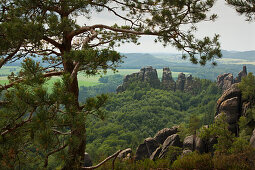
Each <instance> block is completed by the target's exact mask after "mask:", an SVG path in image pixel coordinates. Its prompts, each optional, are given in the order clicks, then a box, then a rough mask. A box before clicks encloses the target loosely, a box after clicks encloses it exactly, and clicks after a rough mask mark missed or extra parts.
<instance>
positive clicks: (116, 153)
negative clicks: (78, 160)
mask: <svg viewBox="0 0 255 170" xmlns="http://www.w3.org/2000/svg"><path fill="white" fill-rule="evenodd" d="M121 151H122V150H119V151H117V152H115V153H114V154H113V155H111V156H109V157H107V158H106V159H105V160H103V161H102V162H100V163H99V164H97V165H95V166H90V167H81V168H82V169H87V170H88V169H96V168H98V167H100V166H102V165H103V164H104V163H106V162H107V161H109V160H110V159H112V158H116V157H117V156H118V155H119V153H120V152H121ZM113 165H114V163H113Z"/></svg>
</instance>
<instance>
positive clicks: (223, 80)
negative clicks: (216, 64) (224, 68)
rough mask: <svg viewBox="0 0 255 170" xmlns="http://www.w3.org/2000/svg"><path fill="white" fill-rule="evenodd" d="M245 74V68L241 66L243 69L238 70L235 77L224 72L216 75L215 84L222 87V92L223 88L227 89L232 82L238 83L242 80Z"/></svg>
mask: <svg viewBox="0 0 255 170" xmlns="http://www.w3.org/2000/svg"><path fill="white" fill-rule="evenodd" d="M245 76H247V68H246V66H243V70H242V71H240V72H239V74H238V76H237V77H236V78H234V77H233V74H231V73H224V74H222V75H219V76H218V77H217V86H218V87H219V88H220V89H222V91H223V92H224V91H225V90H227V89H229V88H230V87H231V85H232V84H234V83H239V82H241V80H242V77H245Z"/></svg>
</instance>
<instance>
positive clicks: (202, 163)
mask: <svg viewBox="0 0 255 170" xmlns="http://www.w3.org/2000/svg"><path fill="white" fill-rule="evenodd" d="M172 168H173V169H185V170H188V169H206V170H210V169H214V168H213V162H212V156H211V154H199V153H198V152H192V153H190V154H187V155H185V156H180V157H179V158H178V159H177V160H176V161H175V162H174V163H173V165H172Z"/></svg>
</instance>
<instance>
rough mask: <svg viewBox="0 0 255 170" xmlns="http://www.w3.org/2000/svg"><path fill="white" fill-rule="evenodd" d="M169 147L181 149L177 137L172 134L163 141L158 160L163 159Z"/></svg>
mask: <svg viewBox="0 0 255 170" xmlns="http://www.w3.org/2000/svg"><path fill="white" fill-rule="evenodd" d="M170 146H176V147H182V143H181V141H180V137H179V135H177V134H173V135H171V136H169V137H168V138H167V139H166V140H165V142H164V143H163V145H162V151H161V152H160V154H159V158H163V157H164V156H165V155H166V153H167V151H168V147H170Z"/></svg>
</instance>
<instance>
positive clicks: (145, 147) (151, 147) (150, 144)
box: [135, 138, 159, 160]
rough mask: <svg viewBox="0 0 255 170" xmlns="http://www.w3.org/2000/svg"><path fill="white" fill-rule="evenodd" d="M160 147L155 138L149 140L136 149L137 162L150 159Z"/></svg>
mask: <svg viewBox="0 0 255 170" xmlns="http://www.w3.org/2000/svg"><path fill="white" fill-rule="evenodd" d="M158 147H159V144H158V143H157V141H156V140H155V139H154V138H147V139H145V140H144V142H143V143H142V144H140V145H139V146H138V147H137V149H136V155H135V160H142V159H145V158H150V156H151V154H152V153H153V152H154V151H155V150H156V149H157V148H158Z"/></svg>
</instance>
